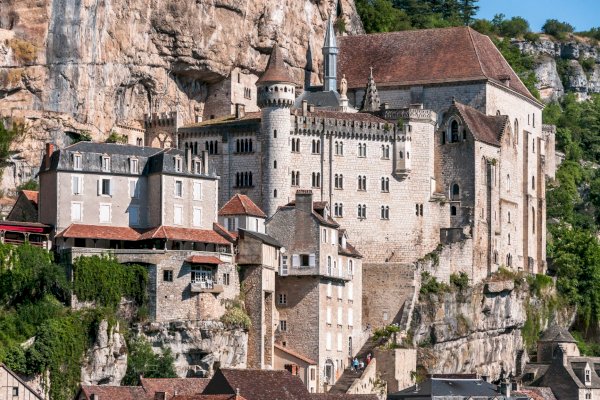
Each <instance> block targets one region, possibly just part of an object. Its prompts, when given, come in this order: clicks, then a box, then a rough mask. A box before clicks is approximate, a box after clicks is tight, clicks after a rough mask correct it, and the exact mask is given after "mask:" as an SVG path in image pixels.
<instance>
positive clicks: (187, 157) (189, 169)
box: [185, 146, 192, 173]
mask: <svg viewBox="0 0 600 400" xmlns="http://www.w3.org/2000/svg"><path fill="white" fill-rule="evenodd" d="M185 164H186V167H187V172H188V173H191V172H192V147H191V146H190V147H188V148H187V149H185Z"/></svg>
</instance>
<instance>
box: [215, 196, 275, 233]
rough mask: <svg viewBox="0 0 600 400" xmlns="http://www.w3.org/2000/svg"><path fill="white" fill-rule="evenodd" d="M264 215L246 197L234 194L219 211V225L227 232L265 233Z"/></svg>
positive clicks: (265, 217)
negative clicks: (239, 230) (241, 230)
mask: <svg viewBox="0 0 600 400" xmlns="http://www.w3.org/2000/svg"><path fill="white" fill-rule="evenodd" d="M265 219H267V216H266V214H265V213H264V211H263V210H261V209H260V208H259V207H258V206H257V205H256V204H254V202H253V201H252V200H251V199H250V198H249V197H248V196H246V195H243V194H235V195H234V196H233V197H232V198H231V199H230V200H229V201H228V202H227V203H225V205H224V206H223V207H222V208H221V209H220V210H219V224H221V225H222V226H224V227H225V228H226V229H227V230H228V231H229V232H236V231H237V230H238V229H246V230H250V231H254V232H259V233H265Z"/></svg>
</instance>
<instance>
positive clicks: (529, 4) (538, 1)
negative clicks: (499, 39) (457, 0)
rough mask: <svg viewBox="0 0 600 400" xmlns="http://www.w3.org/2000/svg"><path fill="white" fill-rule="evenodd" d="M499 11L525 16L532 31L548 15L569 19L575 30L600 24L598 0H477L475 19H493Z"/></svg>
mask: <svg viewBox="0 0 600 400" xmlns="http://www.w3.org/2000/svg"><path fill="white" fill-rule="evenodd" d="M499 13H502V14H505V15H506V16H507V17H508V18H510V17H514V16H521V17H523V18H525V19H526V20H528V21H529V24H530V25H531V30H532V31H540V30H541V28H542V25H544V22H546V20H547V19H551V18H555V19H558V20H560V21H565V22H568V23H570V24H571V25H574V26H575V29H576V30H578V31H584V30H588V29H590V28H592V27H599V26H600V0H479V14H478V15H477V17H478V18H486V19H492V18H493V17H494V15H495V14H499Z"/></svg>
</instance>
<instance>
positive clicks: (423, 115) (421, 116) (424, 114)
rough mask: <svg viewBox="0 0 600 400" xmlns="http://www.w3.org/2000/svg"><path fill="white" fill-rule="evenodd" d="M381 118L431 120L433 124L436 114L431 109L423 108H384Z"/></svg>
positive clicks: (389, 119) (435, 120)
mask: <svg viewBox="0 0 600 400" xmlns="http://www.w3.org/2000/svg"><path fill="white" fill-rule="evenodd" d="M382 112H383V119H386V120H388V121H397V120H399V119H401V120H403V121H422V122H431V123H433V124H435V123H436V122H437V114H436V113H435V112H434V111H432V110H425V109H422V108H400V109H397V110H388V109H384V110H382Z"/></svg>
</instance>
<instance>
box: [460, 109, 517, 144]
mask: <svg viewBox="0 0 600 400" xmlns="http://www.w3.org/2000/svg"><path fill="white" fill-rule="evenodd" d="M453 105H454V107H455V108H456V109H457V110H458V112H459V113H460V115H461V116H462V117H463V119H464V121H465V123H466V124H467V126H468V128H469V131H470V132H471V134H473V136H474V137H475V140H478V141H480V142H484V143H487V144H491V145H494V146H500V140H501V139H502V135H503V134H504V131H505V129H506V127H507V124H508V123H509V119H508V116H506V115H497V116H491V115H485V114H483V113H482V112H480V111H478V110H476V109H474V108H472V107H469V106H466V105H464V104H461V103H459V102H454V104H453Z"/></svg>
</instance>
